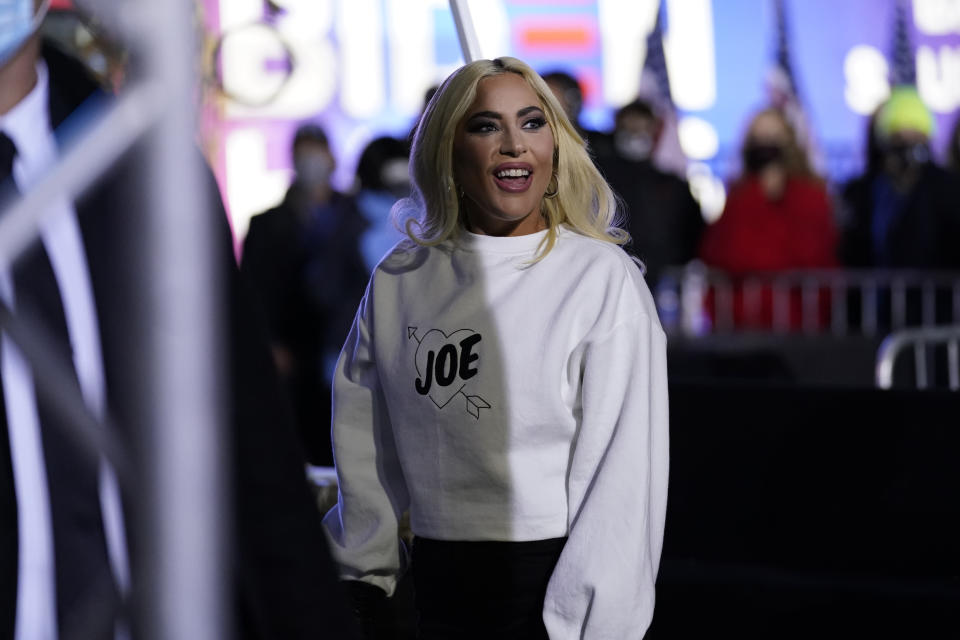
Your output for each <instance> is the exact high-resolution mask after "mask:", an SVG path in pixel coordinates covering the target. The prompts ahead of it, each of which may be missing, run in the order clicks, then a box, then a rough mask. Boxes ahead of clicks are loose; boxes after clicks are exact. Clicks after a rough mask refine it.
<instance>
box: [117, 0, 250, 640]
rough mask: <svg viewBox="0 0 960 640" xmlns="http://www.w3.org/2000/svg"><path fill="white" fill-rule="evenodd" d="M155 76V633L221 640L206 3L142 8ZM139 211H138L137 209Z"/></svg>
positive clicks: (219, 346) (151, 239)
mask: <svg viewBox="0 0 960 640" xmlns="http://www.w3.org/2000/svg"><path fill="white" fill-rule="evenodd" d="M138 4H139V9H140V11H141V12H142V13H143V14H144V16H145V17H146V18H147V20H146V21H145V22H144V23H142V25H141V37H142V39H143V40H142V41H143V44H144V45H145V46H144V49H143V51H144V53H145V54H146V59H145V60H144V62H145V63H146V69H145V71H146V73H147V74H148V76H149V77H150V78H151V79H154V80H156V81H158V82H159V83H160V86H162V87H164V89H165V96H164V97H165V101H164V107H165V109H164V111H163V114H162V119H161V120H160V122H159V125H158V126H157V128H156V129H155V130H154V131H152V132H151V133H152V139H151V148H150V153H151V156H150V159H151V178H152V180H151V183H150V186H151V189H150V193H149V197H150V202H151V207H150V208H151V211H150V219H149V231H148V233H147V237H148V244H147V245H146V251H148V260H147V265H148V267H149V270H148V273H147V274H146V275H147V277H148V278H149V283H150V284H149V287H148V288H149V291H148V292H147V299H148V301H149V305H148V306H149V323H150V326H149V329H150V336H151V337H150V343H151V347H150V348H151V352H150V358H149V362H148V363H146V364H147V370H148V372H149V377H150V398H149V401H150V406H149V407H148V409H149V415H150V419H149V433H148V435H147V438H148V442H147V444H148V447H149V448H148V449H147V452H148V454H149V470H148V471H149V490H148V494H147V495H148V499H149V510H150V513H149V522H150V531H149V535H150V538H151V539H150V540H149V542H148V545H149V546H148V551H149V553H150V554H151V555H150V566H149V567H148V570H149V576H150V583H151V584H150V595H151V596H153V601H152V602H151V603H150V605H148V606H150V607H151V611H150V620H149V631H150V636H149V637H150V638H152V639H153V640H194V639H196V640H222V639H224V638H228V637H231V636H230V630H229V625H228V622H227V620H228V619H227V616H226V607H227V603H228V598H227V597H226V589H225V578H226V571H225V567H226V562H225V561H226V556H227V553H228V548H227V547H228V545H227V544H226V537H225V535H224V534H225V532H226V530H227V527H228V526H229V525H228V524H227V523H228V522H230V513H229V511H230V510H229V507H228V504H229V501H228V499H227V497H226V496H227V494H226V490H225V485H226V478H225V475H226V474H225V473H224V466H225V461H224V457H225V456H224V453H225V452H226V451H228V450H229V448H230V444H231V443H230V442H229V440H228V439H227V438H225V437H224V436H223V434H224V432H223V428H222V421H223V414H224V411H223V408H222V397H221V396H222V387H221V385H222V383H223V381H224V380H225V379H226V378H227V377H228V375H229V374H228V372H227V371H226V370H225V367H224V365H223V359H224V358H223V352H224V349H223V339H222V338H223V336H224V334H225V333H226V331H225V330H224V329H223V327H224V326H225V323H224V322H223V321H222V318H221V316H222V315H223V311H222V309H221V306H222V304H221V298H222V297H224V296H225V293H224V292H223V289H224V287H223V286H221V282H222V278H221V277H220V276H221V274H220V272H219V268H220V267H222V266H223V265H222V261H219V260H217V258H218V256H219V257H222V256H221V255H220V253H218V252H217V251H216V247H217V246H218V244H217V242H216V238H215V234H216V232H217V230H218V227H217V226H216V220H212V219H211V218H212V217H213V215H214V214H213V213H212V212H210V211H208V210H207V207H206V206H205V205H206V203H208V202H209V198H208V195H209V194H207V192H206V187H207V186H208V184H207V182H206V181H205V176H206V175H207V173H206V168H205V167H204V166H203V164H202V161H201V158H200V153H199V150H198V149H197V147H196V146H195V144H194V133H195V130H196V126H197V118H196V109H195V102H196V100H197V95H196V91H197V87H198V86H199V85H198V82H197V79H196V73H195V69H196V64H197V62H196V61H197V55H198V48H197V46H196V37H195V36H196V27H195V20H196V15H195V5H194V3H193V2H185V1H183V0H163V1H158V0H140V2H139V3H138ZM131 213H134V212H131Z"/></svg>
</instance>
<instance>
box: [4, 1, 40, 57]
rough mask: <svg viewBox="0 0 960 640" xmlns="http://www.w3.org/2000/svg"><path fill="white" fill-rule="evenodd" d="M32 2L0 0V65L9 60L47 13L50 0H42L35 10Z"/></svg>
mask: <svg viewBox="0 0 960 640" xmlns="http://www.w3.org/2000/svg"><path fill="white" fill-rule="evenodd" d="M33 3H34V0H0V65H3V64H6V63H7V62H9V61H10V59H11V58H12V57H13V55H14V54H15V53H16V52H17V51H19V50H20V47H22V46H23V43H24V42H26V41H27V39H28V38H29V37H30V36H32V35H33V32H34V31H36V30H37V29H38V28H39V27H40V23H41V22H43V18H44V16H45V15H47V9H49V8H50V0H43V3H42V4H41V5H40V8H39V9H37V11H36V12H34V10H33Z"/></svg>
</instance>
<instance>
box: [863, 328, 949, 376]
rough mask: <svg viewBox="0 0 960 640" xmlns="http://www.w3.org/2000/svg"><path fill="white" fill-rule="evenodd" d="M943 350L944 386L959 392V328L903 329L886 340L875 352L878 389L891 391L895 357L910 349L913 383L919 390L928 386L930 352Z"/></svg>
mask: <svg viewBox="0 0 960 640" xmlns="http://www.w3.org/2000/svg"><path fill="white" fill-rule="evenodd" d="M941 345H942V346H944V347H945V348H946V353H947V385H948V387H949V389H950V390H951V391H960V325H953V326H949V327H925V328H921V329H904V330H902V331H897V332H895V333H891V334H890V335H889V336H887V337H886V338H885V339H884V340H883V343H882V344H881V345H880V348H879V349H878V350H877V366H876V376H877V387H879V388H880V389H891V388H892V387H893V382H894V375H893V374H894V365H895V364H896V362H897V357H898V356H899V355H900V354H901V353H903V352H904V351H906V350H907V349H910V348H912V349H913V358H914V380H915V383H916V387H917V388H918V389H928V388H930V386H931V378H932V377H933V376H932V375H931V370H930V366H931V364H932V362H931V361H932V358H930V357H929V356H930V353H929V349H930V348H931V347H934V348H936V347H939V346H941Z"/></svg>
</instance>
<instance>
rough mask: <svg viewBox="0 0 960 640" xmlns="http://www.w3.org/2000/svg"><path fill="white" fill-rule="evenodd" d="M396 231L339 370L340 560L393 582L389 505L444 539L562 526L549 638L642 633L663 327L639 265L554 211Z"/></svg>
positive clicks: (550, 592) (664, 432) (662, 428)
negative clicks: (473, 230)
mask: <svg viewBox="0 0 960 640" xmlns="http://www.w3.org/2000/svg"><path fill="white" fill-rule="evenodd" d="M545 233H546V232H545V231H544V232H541V233H537V234H532V235H526V236H518V237H507V238H502V237H491V236H480V235H474V234H469V233H462V234H461V238H460V239H459V240H458V241H457V243H456V244H453V243H451V244H449V245H444V246H440V247H437V248H423V247H417V246H414V245H412V243H401V244H400V245H398V246H397V247H396V248H395V249H394V250H393V251H392V252H391V253H390V254H388V255H387V257H386V258H384V260H383V261H382V262H381V263H380V264H379V265H378V267H377V269H376V271H375V272H374V274H373V276H372V278H371V280H370V284H369V286H368V288H367V292H366V295H365V296H364V299H363V301H362V303H361V305H360V309H359V311H358V312H357V316H356V319H355V321H354V325H353V328H352V329H351V332H350V335H349V337H348V338H347V341H346V344H345V345H344V347H343V351H342V353H341V354H340V360H339V362H338V364H337V370H336V374H335V379H334V416H333V442H334V451H335V458H336V465H337V475H338V479H339V485H340V496H339V498H340V500H339V504H338V505H337V507H335V508H334V509H332V510H331V511H330V512H329V513H328V514H327V516H326V518H325V519H324V524H325V527H326V529H327V533H328V537H329V540H330V543H331V546H332V549H333V552H334V555H335V557H336V558H337V560H338V561H339V563H340V566H341V572H342V576H343V577H344V578H348V579H359V580H364V581H367V582H369V583H371V584H374V585H377V586H379V587H381V588H383V589H384V590H385V591H387V593H388V594H392V593H393V590H394V587H395V585H396V578H397V575H398V573H399V572H400V571H401V569H402V567H401V564H402V563H401V551H400V548H399V542H398V536H397V518H398V516H399V514H401V513H402V512H403V511H404V510H406V509H408V508H409V510H410V518H411V527H412V529H413V532H414V533H415V534H416V535H418V536H423V537H427V538H435V539H440V540H512V541H524V540H541V539H546V538H555V537H560V536H568V540H567V543H566V546H565V547H564V550H563V552H562V554H561V556H560V559H559V561H558V563H557V566H556V569H555V570H554V573H553V576H552V578H551V580H550V584H549V587H548V589H547V597H546V602H545V605H544V621H545V622H546V625H547V629H548V631H549V633H550V638H551V639H552V640H566V639H567V638H570V639H573V638H578V639H579V638H588V639H591V640H593V639H600V638H610V639H615V640H627V639H630V638H641V637H643V634H644V632H645V631H646V629H647V627H648V626H649V624H650V620H651V617H652V615H653V602H654V581H655V578H656V574H657V567H658V564H659V561H660V550H661V546H662V541H663V526H664V516H665V512H666V499H667V466H668V419H667V378H666V375H667V367H666V339H665V337H664V334H663V331H662V329H661V327H660V324H659V322H658V320H657V315H656V310H655V308H654V304H653V300H652V298H651V296H650V292H649V290H648V289H647V286H646V284H645V283H644V281H643V277H642V275H641V273H640V270H639V269H638V268H637V265H636V264H635V263H634V262H633V261H632V260H631V259H630V258H629V257H628V256H627V255H626V254H625V253H624V252H623V251H622V250H621V249H620V248H619V247H617V246H615V245H613V244H610V243H606V242H602V241H599V240H594V239H591V238H587V237H585V236H582V235H580V234H578V233H576V232H574V231H572V230H569V229H567V228H561V229H560V231H559V237H558V241H557V244H556V246H555V247H554V248H553V250H552V251H551V252H550V253H549V254H547V256H546V257H545V258H544V259H543V260H541V261H540V262H538V263H536V264H533V265H530V264H529V261H530V260H531V259H532V258H533V257H534V256H535V254H536V251H537V248H538V246H539V244H540V242H541V240H543V238H544V235H545Z"/></svg>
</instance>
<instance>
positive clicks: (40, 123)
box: [0, 61, 129, 640]
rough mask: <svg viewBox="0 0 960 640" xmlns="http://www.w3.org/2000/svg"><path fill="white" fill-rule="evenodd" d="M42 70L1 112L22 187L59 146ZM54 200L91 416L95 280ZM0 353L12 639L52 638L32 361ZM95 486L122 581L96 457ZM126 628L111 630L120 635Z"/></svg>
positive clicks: (124, 581) (99, 381)
mask: <svg viewBox="0 0 960 640" xmlns="http://www.w3.org/2000/svg"><path fill="white" fill-rule="evenodd" d="M48 95H49V77H48V72H47V68H46V65H45V64H44V63H43V62H42V61H41V62H39V63H38V64H37V84H36V86H35V87H34V88H33V89H32V90H31V92H30V93H29V94H28V95H27V96H26V97H25V98H24V99H23V100H21V101H20V102H19V103H18V104H17V105H16V106H15V107H14V108H13V109H11V110H10V111H9V112H7V113H6V114H3V115H0V131H3V133H5V134H6V135H7V136H9V137H10V139H11V140H12V141H13V143H14V145H16V148H17V156H16V159H15V161H14V166H13V178H14V181H15V182H16V184H17V187H18V189H19V190H20V191H21V192H26V191H27V190H29V189H30V188H31V187H32V186H33V185H35V184H36V183H37V182H38V181H39V180H40V179H42V178H43V177H44V176H45V174H46V173H47V172H48V171H49V170H50V169H51V168H52V167H53V166H54V165H55V163H56V162H57V158H58V149H57V144H56V139H55V137H54V134H53V130H52V128H51V126H50V118H49V113H48V103H49V100H48ZM52 207H53V208H54V209H55V210H56V213H55V214H54V215H52V216H51V217H50V218H49V219H48V220H49V222H48V223H46V224H45V225H44V226H43V229H42V232H41V237H42V241H43V244H44V247H45V248H46V250H47V253H48V254H49V256H50V262H51V265H52V267H53V272H54V276H55V278H56V280H57V285H58V288H59V290H60V297H61V300H62V302H63V310H64V315H65V316H66V322H67V329H68V332H69V335H70V343H71V346H72V348H73V357H74V361H73V365H74V368H75V369H76V372H77V378H78V380H79V383H80V389H81V392H82V394H83V398H84V400H85V401H86V404H87V406H88V407H89V409H90V410H91V412H92V413H93V415H94V416H96V417H98V418H101V419H102V418H104V417H105V414H106V385H105V379H104V372H103V358H102V353H101V348H100V334H99V329H98V324H97V314H96V306H95V304H94V298H93V288H92V286H91V283H90V275H89V272H88V269H87V259H86V254H85V252H84V247H83V241H82V238H81V235H80V227H79V225H78V223H77V219H76V212H75V211H74V208H73V205H72V204H71V203H70V202H69V201H68V200H67V199H65V198H64V199H61V200H59V201H57V202H56V203H55V204H53V205H52ZM0 296H2V298H3V300H4V301H5V302H6V303H7V304H8V305H9V306H10V307H11V308H16V291H15V290H14V286H13V281H12V278H11V275H10V273H9V272H7V271H0ZM2 341H3V344H2V353H0V371H2V373H3V391H4V397H5V401H6V411H7V422H8V431H9V436H10V453H11V458H12V463H13V475H14V487H15V490H16V495H17V516H18V537H19V547H18V554H19V556H18V559H19V573H18V577H17V595H18V597H17V616H16V631H15V636H14V637H15V639H16V640H28V639H29V640H45V639H50V640H55V639H56V638H57V623H56V588H55V583H54V576H55V570H54V555H53V530H52V526H51V516H50V503H49V494H48V489H47V478H46V468H45V464H44V457H43V445H42V442H41V438H40V429H39V418H38V415H37V404H36V396H35V390H34V382H33V376H32V372H31V371H30V366H29V364H28V363H27V362H26V360H25V359H24V358H23V355H22V354H21V353H20V351H19V349H17V347H16V345H15V344H13V342H12V341H11V340H10V339H9V337H8V336H7V335H6V334H5V333H4V334H3V335H2ZM99 485H100V486H99V493H100V502H101V510H102V512H103V519H104V533H105V535H106V538H107V548H108V553H109V555H110V561H111V565H112V568H113V571H114V575H115V577H116V580H117V584H118V586H119V587H120V589H121V591H122V592H126V591H127V589H128V587H129V568H128V560H127V550H126V539H125V532H124V525H123V513H122V508H121V503H120V492H119V489H118V486H117V481H116V477H115V475H114V473H113V470H112V469H111V468H110V467H109V465H107V464H106V462H105V461H103V460H102V461H101V464H100V478H99ZM122 635H125V634H124V633H121V632H120V631H118V637H120V636H122Z"/></svg>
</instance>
